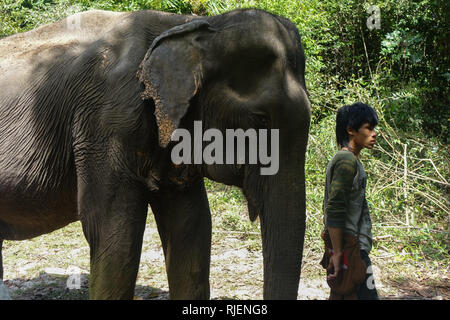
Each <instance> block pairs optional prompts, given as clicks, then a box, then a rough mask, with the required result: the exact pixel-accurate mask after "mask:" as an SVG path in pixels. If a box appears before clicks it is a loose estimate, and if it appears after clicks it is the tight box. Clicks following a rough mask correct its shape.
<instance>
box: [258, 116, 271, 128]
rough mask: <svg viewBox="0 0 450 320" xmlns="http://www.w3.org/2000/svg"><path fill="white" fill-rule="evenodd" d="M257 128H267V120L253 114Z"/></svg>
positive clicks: (265, 117) (264, 117)
mask: <svg viewBox="0 0 450 320" xmlns="http://www.w3.org/2000/svg"><path fill="white" fill-rule="evenodd" d="M254 117H255V119H256V125H257V127H258V128H269V123H270V122H269V119H268V118H267V116H266V115H261V114H254Z"/></svg>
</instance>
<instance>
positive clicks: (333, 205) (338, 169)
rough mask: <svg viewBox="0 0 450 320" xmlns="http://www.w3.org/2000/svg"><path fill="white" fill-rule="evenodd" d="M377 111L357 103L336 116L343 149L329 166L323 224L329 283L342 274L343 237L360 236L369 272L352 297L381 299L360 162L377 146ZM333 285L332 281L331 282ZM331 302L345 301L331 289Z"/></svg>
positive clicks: (364, 176) (361, 247)
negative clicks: (330, 251) (330, 250)
mask: <svg viewBox="0 0 450 320" xmlns="http://www.w3.org/2000/svg"><path fill="white" fill-rule="evenodd" d="M377 124H378V117H377V114H376V111H375V110H374V109H373V108H372V107H370V106H368V105H366V104H363V103H360V102H357V103H355V104H353V105H348V106H344V107H342V108H340V109H339V110H338V113H337V116H336V138H337V142H338V144H339V146H340V150H339V151H338V152H337V153H336V154H335V155H334V157H333V159H331V161H330V162H329V163H328V166H327V171H326V183H325V197H324V203H323V205H324V214H325V216H324V223H325V228H326V229H327V230H328V234H329V237H330V239H331V244H332V248H333V254H332V255H331V257H330V261H329V265H328V272H329V274H328V275H327V280H328V281H332V280H334V279H336V278H337V276H338V274H339V273H340V272H342V262H343V258H344V253H343V247H344V243H343V239H344V234H350V235H353V236H358V234H359V237H358V241H359V246H360V250H361V258H362V259H363V260H364V262H365V264H366V267H367V271H366V280H365V281H364V283H362V284H361V286H360V288H359V289H357V290H356V292H354V294H353V295H352V296H353V298H357V299H361V300H367V299H378V293H377V290H376V288H375V285H374V282H373V275H372V268H371V261H370V259H369V253H370V250H371V248H372V232H371V229H372V223H371V220H370V214H369V208H368V206H367V201H366V195H365V189H366V178H367V177H366V174H365V172H364V168H363V166H362V164H361V162H360V161H359V159H358V156H359V153H360V152H361V150H362V149H363V148H367V149H372V148H373V146H374V145H375V138H376V132H375V126H376V125H377ZM329 283H330V282H329ZM330 299H333V300H334V299H346V297H343V296H339V295H338V294H336V293H335V292H333V289H331V294H330Z"/></svg>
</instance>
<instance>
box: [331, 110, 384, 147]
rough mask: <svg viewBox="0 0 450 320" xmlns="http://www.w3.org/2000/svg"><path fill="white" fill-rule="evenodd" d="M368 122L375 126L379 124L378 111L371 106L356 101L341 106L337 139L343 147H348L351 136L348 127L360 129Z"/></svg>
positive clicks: (338, 115) (337, 124) (337, 122)
mask: <svg viewBox="0 0 450 320" xmlns="http://www.w3.org/2000/svg"><path fill="white" fill-rule="evenodd" d="M366 122H368V123H369V124H370V125H371V126H373V127H375V126H376V125H377V124H378V116H377V112H376V111H375V109H374V108H372V107H371V106H369V105H367V104H364V103H361V102H356V103H354V104H352V105H347V106H343V107H341V108H339V110H338V113H337V116H336V140H337V143H338V144H339V145H340V146H341V147H348V143H349V137H348V133H347V127H349V128H350V129H353V130H355V131H358V130H359V128H361V126H362V125H363V124H364V123H366Z"/></svg>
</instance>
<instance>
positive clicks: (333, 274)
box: [327, 252, 342, 280]
mask: <svg viewBox="0 0 450 320" xmlns="http://www.w3.org/2000/svg"><path fill="white" fill-rule="evenodd" d="M341 260H342V252H334V253H333V255H332V256H331V257H330V264H329V265H328V268H327V271H328V272H329V275H328V276H327V280H334V279H336V278H337V276H338V274H339V272H340V271H341V264H342V263H341Z"/></svg>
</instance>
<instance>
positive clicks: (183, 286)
mask: <svg viewBox="0 0 450 320" xmlns="http://www.w3.org/2000/svg"><path fill="white" fill-rule="evenodd" d="M150 205H151V208H152V211H153V213H154V215H155V219H156V223H157V225H158V231H159V235H160V237H161V241H162V245H163V249H164V255H165V260H166V271H167V277H168V280H169V291H170V298H171V299H209V297H210V289H209V265H210V260H211V213H210V210H209V204H208V198H207V195H206V190H205V186H204V183H203V179H202V178H199V179H198V180H197V181H196V182H195V183H194V184H193V185H192V186H190V187H189V188H188V189H187V190H184V191H176V192H169V193H167V192H165V193H163V192H160V193H158V194H157V195H152V196H151V199H150Z"/></svg>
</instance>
